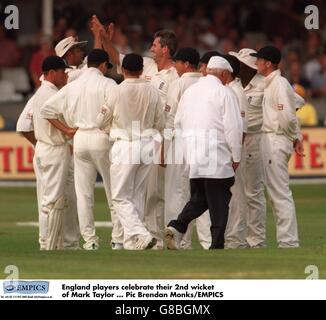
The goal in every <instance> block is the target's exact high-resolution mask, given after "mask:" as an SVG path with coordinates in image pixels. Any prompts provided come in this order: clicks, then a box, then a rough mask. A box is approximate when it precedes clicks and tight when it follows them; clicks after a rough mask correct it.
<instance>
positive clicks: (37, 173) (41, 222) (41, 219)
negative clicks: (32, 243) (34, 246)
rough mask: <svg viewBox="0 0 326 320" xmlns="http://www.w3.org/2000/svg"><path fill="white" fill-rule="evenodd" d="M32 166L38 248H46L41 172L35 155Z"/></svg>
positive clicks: (45, 220) (45, 218) (45, 221)
mask: <svg viewBox="0 0 326 320" xmlns="http://www.w3.org/2000/svg"><path fill="white" fill-rule="evenodd" d="M33 168H34V173H35V177H36V197H37V208H38V224H39V244H40V250H45V248H46V235H47V223H48V222H47V216H46V215H45V214H42V173H41V172H40V169H39V167H38V166H37V163H36V156H35V155H34V157H33Z"/></svg>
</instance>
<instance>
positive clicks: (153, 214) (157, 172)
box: [145, 164, 165, 249]
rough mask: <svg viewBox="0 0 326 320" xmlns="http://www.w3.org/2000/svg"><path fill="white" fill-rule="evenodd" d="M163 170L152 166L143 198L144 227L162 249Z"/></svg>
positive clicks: (156, 165) (155, 165)
mask: <svg viewBox="0 0 326 320" xmlns="http://www.w3.org/2000/svg"><path fill="white" fill-rule="evenodd" d="M164 181H165V168H163V167H161V166H159V165H158V164H154V165H152V166H151V168H150V173H149V178H148V181H147V187H146V198H145V225H146V227H147V228H148V229H149V230H150V232H151V233H152V234H153V235H154V236H155V237H156V238H157V239H158V244H157V247H158V248H161V249H163V231H164V206H165V197H164V189H165V182H164Z"/></svg>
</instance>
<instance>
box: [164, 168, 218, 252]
mask: <svg viewBox="0 0 326 320" xmlns="http://www.w3.org/2000/svg"><path fill="white" fill-rule="evenodd" d="M165 198H166V201H165V210H164V213H165V221H164V224H165V226H167V225H168V223H169V222H170V221H171V220H174V219H176V218H177V217H178V215H179V214H180V213H181V211H182V209H183V208H184V206H185V205H186V204H187V202H188V201H189V199H190V182H189V168H188V166H187V165H184V164H168V165H167V166H166V168H165ZM195 221H196V222H195ZM195 221H193V222H191V223H190V224H189V226H188V229H187V232H186V233H185V234H184V235H183V237H182V240H181V244H180V245H181V247H182V248H183V249H191V246H192V230H193V227H194V225H195V224H196V228H197V234H198V240H199V242H200V244H201V246H202V247H203V248H204V249H208V248H209V247H210V245H211V241H212V237H211V232H210V226H211V219H210V216H209V213H208V211H206V212H205V213H204V214H202V215H201V216H200V217H199V218H197V219H196V220H195Z"/></svg>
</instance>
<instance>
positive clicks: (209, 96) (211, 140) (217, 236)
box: [164, 56, 243, 249]
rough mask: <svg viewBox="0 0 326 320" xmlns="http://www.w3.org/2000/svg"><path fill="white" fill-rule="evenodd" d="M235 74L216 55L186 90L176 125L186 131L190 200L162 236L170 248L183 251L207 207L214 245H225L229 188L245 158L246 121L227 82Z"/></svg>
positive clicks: (214, 247) (223, 60)
mask: <svg viewBox="0 0 326 320" xmlns="http://www.w3.org/2000/svg"><path fill="white" fill-rule="evenodd" d="M230 72H233V70H232V67H231V66H230V64H229V63H228V62H227V61H226V60H225V59H224V58H222V57H217V56H215V57H212V58H211V59H210V61H209V63H208V66H207V73H208V74H207V76H206V77H203V78H201V79H200V80H199V81H198V82H197V83H195V84H194V85H192V86H191V87H190V88H188V89H187V90H186V91H185V93H184V95H183V96H182V98H181V101H180V103H179V107H178V111H177V114H176V118H175V127H176V128H180V129H181V130H182V136H183V143H184V149H185V152H184V154H185V158H186V161H187V163H189V165H190V173H189V178H190V190H191V198H190V201H189V202H188V203H187V204H186V206H185V207H184V209H183V210H182V212H181V213H180V215H179V216H178V218H177V219H176V220H172V221H170V222H169V224H168V227H167V228H166V229H165V232H164V238H165V241H166V244H167V248H168V249H179V245H180V240H181V237H182V234H184V233H185V232H186V230H187V227H188V225H189V223H190V222H191V221H192V220H193V219H196V218H198V217H199V216H200V215H202V214H203V213H204V212H205V211H206V210H207V209H209V213H210V217H211V235H212V243H211V246H210V249H223V248H224V232H225V228H226V224H227V220H228V211H229V202H230V199H231V191H230V188H231V187H232V185H233V183H234V171H235V170H236V168H237V167H238V165H239V162H240V158H241V142H242V131H243V128H242V120H241V116H240V112H239V103H238V100H237V97H236V96H235V94H234V93H233V91H232V90H231V89H230V88H228V87H226V86H224V85H225V84H226V81H227V80H228V78H229V75H230Z"/></svg>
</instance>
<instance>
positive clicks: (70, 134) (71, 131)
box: [48, 119, 78, 139]
mask: <svg viewBox="0 0 326 320" xmlns="http://www.w3.org/2000/svg"><path fill="white" fill-rule="evenodd" d="M48 121H49V122H50V123H51V124H52V125H53V126H54V127H56V128H57V129H58V130H60V131H61V132H63V133H64V134H65V135H66V136H67V137H69V138H70V139H72V138H73V137H74V135H75V133H76V131H77V130H78V128H70V127H67V126H66V125H65V124H63V123H62V122H61V121H60V120H58V119H48Z"/></svg>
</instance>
